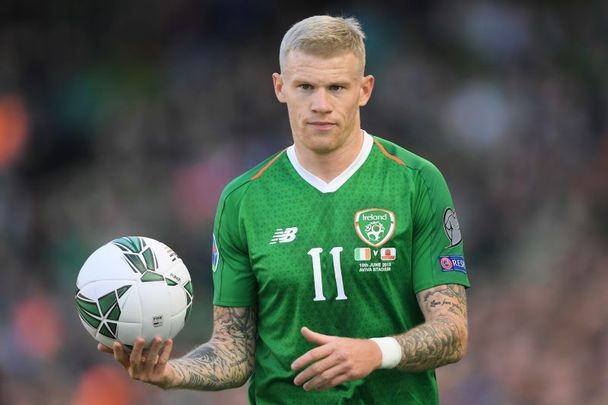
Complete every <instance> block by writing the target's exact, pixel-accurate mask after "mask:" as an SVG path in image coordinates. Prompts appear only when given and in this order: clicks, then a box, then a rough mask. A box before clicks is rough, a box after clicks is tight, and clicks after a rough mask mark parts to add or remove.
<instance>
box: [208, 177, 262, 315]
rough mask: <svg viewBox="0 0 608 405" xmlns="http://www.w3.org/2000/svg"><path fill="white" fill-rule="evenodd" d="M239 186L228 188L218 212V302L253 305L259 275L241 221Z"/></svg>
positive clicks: (215, 239)
mask: <svg viewBox="0 0 608 405" xmlns="http://www.w3.org/2000/svg"><path fill="white" fill-rule="evenodd" d="M227 190H228V188H227ZM239 190H240V189H237V190H231V191H226V190H225V191H224V193H223V194H222V197H221V198H220V201H219V204H218V208H217V213H216V216H215V224H214V227H213V248H212V251H213V258H212V270H213V288H214V290H213V304H215V305H221V306H250V305H253V304H255V302H256V293H257V283H256V278H255V274H254V273H253V271H252V269H251V264H250V260H249V253H248V247H247V244H246V237H245V235H244V230H243V229H242V227H241V225H240V222H241V221H240V212H241V206H240V205H241V198H240V196H241V195H242V194H241V193H239V192H238V191H239ZM240 191H242V190H240Z"/></svg>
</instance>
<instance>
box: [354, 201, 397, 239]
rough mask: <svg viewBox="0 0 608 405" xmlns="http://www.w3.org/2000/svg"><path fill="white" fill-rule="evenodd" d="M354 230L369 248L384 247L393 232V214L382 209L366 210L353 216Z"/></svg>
mask: <svg viewBox="0 0 608 405" xmlns="http://www.w3.org/2000/svg"><path fill="white" fill-rule="evenodd" d="M355 230H356V231H357V235H359V237H360V238H361V240H362V241H363V242H365V243H367V244H368V245H370V246H371V247H380V246H382V245H384V244H385V243H386V242H387V241H388V240H389V239H390V238H391V236H393V232H395V214H393V212H392V211H389V210H385V209H382V208H368V209H366V210H361V211H357V213H356V214H355Z"/></svg>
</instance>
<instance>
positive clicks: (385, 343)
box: [370, 337, 402, 368]
mask: <svg viewBox="0 0 608 405" xmlns="http://www.w3.org/2000/svg"><path fill="white" fill-rule="evenodd" d="M370 340H373V341H374V342H376V344H377V345H378V347H380V351H381V352H382V364H381V365H380V368H395V367H396V366H397V364H399V362H400V361H401V354H402V352H401V345H400V344H399V342H397V339H395V338H393V337H381V338H371V339H370Z"/></svg>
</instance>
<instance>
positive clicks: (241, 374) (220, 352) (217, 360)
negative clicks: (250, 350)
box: [169, 341, 252, 391]
mask: <svg viewBox="0 0 608 405" xmlns="http://www.w3.org/2000/svg"><path fill="white" fill-rule="evenodd" d="M218 343H219V342H214V341H210V342H208V343H205V344H204V345H201V346H199V347H197V348H196V349H194V350H193V351H192V352H190V353H188V354H187V355H186V356H184V357H181V358H179V359H173V360H170V361H169V366H171V368H173V370H174V371H175V375H176V379H175V382H174V384H175V385H173V386H172V387H170V388H188V389H196V390H204V391H217V390H222V389H226V388H234V387H239V386H241V385H243V384H244V383H245V382H246V381H247V379H248V378H249V375H250V374H251V373H250V370H251V367H252V366H251V365H250V364H248V362H249V361H250V359H248V358H247V357H245V356H242V355H239V354H238V353H235V352H234V351H233V350H230V349H229V348H226V347H224V346H223V345H222V344H221V343H220V344H218Z"/></svg>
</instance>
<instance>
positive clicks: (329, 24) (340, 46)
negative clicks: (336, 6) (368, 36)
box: [279, 15, 365, 73]
mask: <svg viewBox="0 0 608 405" xmlns="http://www.w3.org/2000/svg"><path fill="white" fill-rule="evenodd" d="M364 39H365V33H364V32H363V29H362V28H361V24H360V23H359V21H358V20H357V19H356V18H354V17H347V18H344V17H332V16H329V15H316V16H313V17H308V18H305V19H304V20H302V21H299V22H297V23H295V24H294V25H293V26H292V27H291V28H290V29H289V30H288V31H287V32H286V33H285V36H284V37H283V40H282V41H281V48H280V49H279V64H280V66H281V71H282V72H283V71H285V67H286V66H285V65H286V60H287V56H288V55H289V52H291V51H295V50H297V51H302V52H305V53H309V54H312V55H321V56H333V55H339V54H342V53H347V52H352V53H353V54H354V55H355V56H356V57H357V58H358V59H359V60H360V61H361V71H362V73H363V71H364V70H365V43H364V42H363V41H364Z"/></svg>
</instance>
